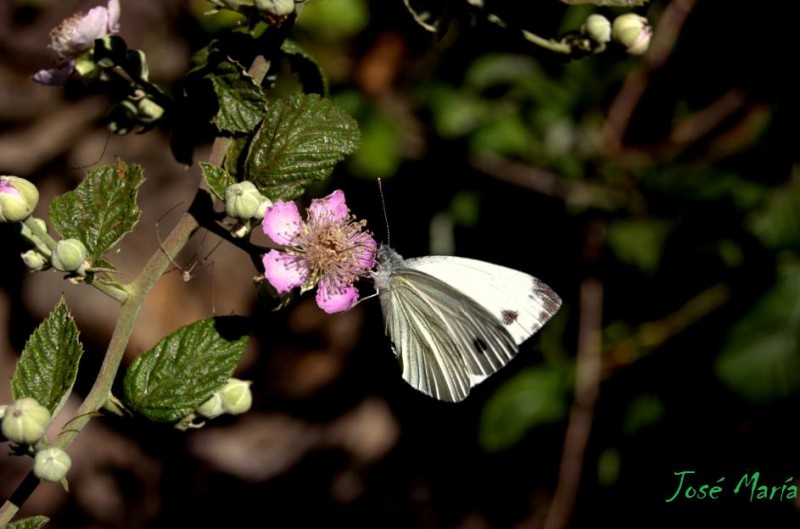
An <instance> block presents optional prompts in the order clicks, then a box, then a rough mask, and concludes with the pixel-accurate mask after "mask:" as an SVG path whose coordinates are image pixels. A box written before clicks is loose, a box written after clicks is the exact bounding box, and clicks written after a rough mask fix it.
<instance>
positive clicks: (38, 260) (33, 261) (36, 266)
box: [20, 250, 50, 272]
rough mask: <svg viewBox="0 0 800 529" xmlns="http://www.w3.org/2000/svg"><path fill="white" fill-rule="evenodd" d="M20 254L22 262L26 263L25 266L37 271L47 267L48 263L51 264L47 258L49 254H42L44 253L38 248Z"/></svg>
mask: <svg viewBox="0 0 800 529" xmlns="http://www.w3.org/2000/svg"><path fill="white" fill-rule="evenodd" d="M20 256H21V257H22V262H23V263H25V266H27V267H28V268H30V269H31V270H35V271H37V272H38V271H40V270H44V269H45V268H47V265H49V264H50V260H49V259H48V258H47V256H46V255H42V253H41V252H39V251H38V250H28V251H27V252H23V253H22V254H21V255H20Z"/></svg>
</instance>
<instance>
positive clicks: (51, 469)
mask: <svg viewBox="0 0 800 529" xmlns="http://www.w3.org/2000/svg"><path fill="white" fill-rule="evenodd" d="M70 466H72V459H70V457H69V454H67V453H66V452H65V451H63V450H62V449H60V448H45V449H44V450H39V451H38V452H36V455H35V456H33V474H34V475H35V476H36V477H37V478H39V479H43V480H45V481H54V482H58V481H61V480H62V479H64V478H65V477H66V476H67V471H68V470H69V467H70Z"/></svg>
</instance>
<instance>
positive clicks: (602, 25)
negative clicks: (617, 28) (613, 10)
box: [581, 13, 611, 44]
mask: <svg viewBox="0 0 800 529" xmlns="http://www.w3.org/2000/svg"><path fill="white" fill-rule="evenodd" d="M581 32H582V33H583V34H584V35H586V36H588V37H589V38H590V39H592V40H593V41H595V42H597V43H598V44H605V43H607V42H608V41H610V40H611V22H610V21H609V20H608V19H607V18H606V17H604V16H603V15H598V14H597V13H594V14H591V15H589V16H588V17H586V21H585V22H584V23H583V26H582V27H581Z"/></svg>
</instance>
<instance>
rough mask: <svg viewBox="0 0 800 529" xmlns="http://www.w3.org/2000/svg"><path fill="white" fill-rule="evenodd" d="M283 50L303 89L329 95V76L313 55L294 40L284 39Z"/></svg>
mask: <svg viewBox="0 0 800 529" xmlns="http://www.w3.org/2000/svg"><path fill="white" fill-rule="evenodd" d="M281 51H282V52H283V53H285V54H286V59H287V60H288V61H289V66H290V67H291V68H292V70H293V71H295V72H297V75H298V77H299V78H300V84H301V85H303V91H305V92H307V93H308V92H315V93H318V94H320V95H321V96H326V95H328V77H327V76H326V75H325V72H324V71H323V70H322V67H321V66H320V64H319V62H317V59H316V58H315V57H314V56H313V55H311V54H310V53H308V52H307V51H306V50H305V49H304V48H303V47H302V46H300V45H299V44H297V43H296V42H295V41H293V40H285V41H283V45H282V46H281Z"/></svg>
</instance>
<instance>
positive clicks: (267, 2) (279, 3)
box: [256, 0, 295, 17]
mask: <svg viewBox="0 0 800 529" xmlns="http://www.w3.org/2000/svg"><path fill="white" fill-rule="evenodd" d="M294 3H295V0H256V9H258V10H259V11H266V12H267V13H269V14H270V15H275V16H277V17H286V16H289V15H291V14H292V13H294Z"/></svg>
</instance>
